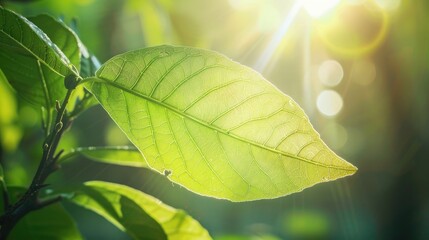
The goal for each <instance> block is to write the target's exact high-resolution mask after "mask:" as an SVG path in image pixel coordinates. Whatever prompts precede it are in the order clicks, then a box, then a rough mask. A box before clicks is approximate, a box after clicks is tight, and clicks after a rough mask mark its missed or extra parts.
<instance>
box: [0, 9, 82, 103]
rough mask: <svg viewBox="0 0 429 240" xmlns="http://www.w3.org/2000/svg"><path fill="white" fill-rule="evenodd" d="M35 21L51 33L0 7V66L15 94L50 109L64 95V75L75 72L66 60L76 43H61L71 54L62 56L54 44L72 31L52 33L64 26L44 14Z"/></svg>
mask: <svg viewBox="0 0 429 240" xmlns="http://www.w3.org/2000/svg"><path fill="white" fill-rule="evenodd" d="M36 20H37V22H39V21H40V18H37V17H36ZM39 24H40V25H41V26H42V27H43V28H49V29H47V30H49V31H48V32H47V33H48V34H50V35H51V36H48V35H47V34H46V33H44V32H43V31H42V30H41V29H40V28H39V27H37V26H36V25H35V24H33V23H32V22H30V21H29V20H27V19H26V18H24V17H22V16H20V15H18V14H16V13H14V12H12V11H9V10H6V9H4V8H3V7H0V46H1V48H0V68H1V69H2V70H3V73H4V74H5V76H6V77H7V79H8V81H9V82H10V84H11V85H12V87H13V88H15V90H16V91H17V92H18V95H20V96H21V97H22V98H24V99H26V100H27V101H29V102H30V103H33V104H35V105H37V106H44V107H45V108H47V109H50V108H53V107H54V106H55V101H56V100H61V99H63V98H64V96H65V93H66V89H65V88H64V82H63V80H64V77H65V76H68V75H70V74H75V75H78V73H77V72H76V71H75V70H74V69H73V67H72V63H70V61H69V59H68V57H71V58H72V59H73V61H75V60H76V54H75V53H74V52H73V51H72V50H70V49H71V48H73V47H75V48H76V49H77V45H75V46H73V43H72V42H70V43H67V44H66V45H64V46H61V47H65V48H66V49H64V50H66V52H67V53H68V54H71V55H70V56H66V55H65V54H64V53H63V52H62V51H61V50H60V49H59V48H58V46H57V45H56V43H58V44H60V43H63V42H64V41H66V39H70V38H71V37H70V34H72V33H71V32H69V34H61V35H56V33H57V32H62V33H64V32H66V30H67V29H65V28H64V25H63V24H61V23H59V22H57V21H55V20H54V19H52V18H48V17H46V16H45V17H43V21H40V22H39ZM53 35H55V36H53ZM50 37H52V39H53V40H55V41H56V42H53V40H51V39H50Z"/></svg>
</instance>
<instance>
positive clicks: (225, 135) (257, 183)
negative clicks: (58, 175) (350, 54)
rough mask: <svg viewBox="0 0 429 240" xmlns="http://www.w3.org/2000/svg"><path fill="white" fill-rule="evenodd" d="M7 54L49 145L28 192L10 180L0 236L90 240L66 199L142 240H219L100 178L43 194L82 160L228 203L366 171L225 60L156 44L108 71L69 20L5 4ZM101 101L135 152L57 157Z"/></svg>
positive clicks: (100, 150) (4, 64)
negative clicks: (66, 166) (64, 168)
mask: <svg viewBox="0 0 429 240" xmlns="http://www.w3.org/2000/svg"><path fill="white" fill-rule="evenodd" d="M0 47H1V48H0V70H1V71H2V72H3V73H4V76H5V78H6V79H7V81H8V82H9V83H10V85H11V86H12V87H13V88H14V89H15V90H16V92H17V94H18V95H19V96H20V97H21V98H23V99H25V100H26V101H28V102H30V103H31V104H33V105H34V107H35V108H39V109H42V111H41V112H42V119H43V130H44V132H45V137H46V138H45V141H44V144H43V157H42V159H41V161H40V165H39V169H38V170H37V173H36V174H35V177H34V179H33V182H32V184H31V185H30V186H29V188H27V189H22V188H16V187H13V186H7V184H6V183H5V182H4V179H3V176H0V182H1V184H2V186H3V196H4V197H3V200H2V202H1V206H0V207H1V209H3V214H2V217H1V222H0V223H1V228H0V238H5V237H6V236H7V235H9V233H10V237H11V239H30V238H31V239H80V238H81V236H80V233H79V231H78V229H77V228H76V225H75V224H74V222H73V220H72V219H71V217H70V216H69V215H68V213H67V212H66V211H65V210H64V208H63V207H62V206H61V204H59V203H58V201H60V200H66V201H70V202H72V203H74V204H76V205H77V206H80V207H83V208H85V209H88V210H90V211H93V212H95V213H97V214H99V215H100V216H102V217H104V218H105V219H107V220H108V221H109V222H111V223H112V224H113V225H114V226H116V227H117V228H118V229H120V230H122V231H124V232H125V233H127V234H128V235H129V236H130V237H132V238H133V239H210V235H209V234H208V232H207V231H206V230H205V229H204V228H203V227H202V226H201V225H200V224H199V223H198V222H197V221H196V220H194V219H193V218H191V217H190V216H188V215H187V214H186V213H185V212H183V211H181V210H176V209H173V208H171V207H169V206H167V205H165V204H163V203H161V202H160V201H159V200H157V199H155V198H153V197H152V196H149V195H147V194H145V193H142V192H140V191H138V190H136V189H132V188H130V187H128V186H124V185H120V184H114V183H108V182H101V181H91V182H84V183H82V184H80V185H78V186H68V187H63V188H58V189H54V190H53V191H52V190H51V191H45V192H44V193H43V194H41V191H40V190H41V189H45V188H46V185H45V180H46V178H47V177H48V176H49V175H50V174H51V173H53V172H55V171H56V170H57V169H58V168H59V165H60V164H61V163H62V162H64V161H69V160H72V159H74V158H75V157H76V156H83V157H85V158H87V159H91V160H95V161H100V162H103V163H106V164H116V165H123V166H131V167H143V168H148V169H151V170H153V171H156V172H158V173H160V174H164V175H165V176H167V177H168V178H169V179H170V180H171V181H172V182H174V183H176V184H178V185H181V186H183V187H185V188H187V189H189V190H190V191H192V192H194V193H197V194H200V195H204V196H208V197H213V198H219V199H227V200H230V201H250V200H258V199H269V198H277V197H281V196H285V195H289V194H291V193H295V192H299V191H302V190H303V189H305V188H308V187H310V186H313V185H315V184H317V183H320V182H326V181H332V180H335V179H338V178H341V177H345V176H348V175H351V174H353V173H354V172H355V171H356V168H355V167H354V166H353V165H351V164H350V163H348V162H346V161H344V160H343V159H342V158H340V157H339V156H337V155H336V154H335V153H334V152H332V151H331V150H330V149H329V148H328V147H327V146H326V145H325V144H324V142H323V141H322V140H321V139H320V137H319V134H318V133H317V132H316V131H315V130H314V128H313V127H312V125H311V124H310V122H309V120H308V117H307V116H306V115H305V113H304V112H303V110H302V109H301V108H300V107H299V106H298V104H297V103H296V102H294V101H293V99H292V98H290V97H289V96H287V95H285V94H284V93H282V92H280V91H279V90H278V89H277V88H276V87H274V86H273V85H271V84H270V83H269V82H268V81H267V80H265V79H264V78H263V77H262V76H261V75H260V74H258V73H257V72H255V71H254V70H252V69H250V68H247V67H245V66H243V65H241V64H239V63H236V62H234V61H232V60H230V59H228V58H227V57H225V56H223V55H221V54H219V53H216V52H212V51H208V50H203V49H196V48H189V47H180V46H157V47H151V48H144V49H139V50H135V51H131V52H127V53H124V54H120V55H117V56H115V57H113V58H112V59H110V60H108V61H107V62H106V63H104V64H103V65H101V66H100V64H99V62H98V60H97V59H96V57H95V56H93V55H91V54H89V53H88V50H87V49H86V47H85V46H84V44H83V43H82V42H81V40H80V39H79V37H78V36H77V34H76V33H75V32H74V31H73V30H72V29H71V28H69V27H68V26H67V25H66V24H64V23H63V22H62V21H60V20H58V19H55V18H52V17H50V16H48V15H40V16H36V17H31V18H25V17H23V16H21V15H19V14H17V13H14V12H12V11H10V10H7V9H4V8H2V7H0ZM98 103H99V104H100V105H101V106H102V107H103V108H104V109H105V110H106V112H107V113H108V114H109V116H110V117H111V118H112V119H113V121H114V122H115V123H116V124H117V125H118V126H119V128H120V129H121V130H122V131H123V132H124V133H125V134H126V136H127V137H128V139H129V140H130V141H131V142H132V144H133V146H106V147H80V148H76V149H58V144H59V142H60V140H61V137H62V134H63V133H64V132H65V131H67V130H68V129H69V128H70V127H71V125H72V123H73V121H74V120H75V119H76V118H77V117H78V116H79V114H80V113H82V112H83V111H85V110H87V109H89V108H90V107H91V106H93V105H96V104H98ZM6 170H7V169H6ZM0 173H2V171H0ZM38 209H41V210H38ZM35 210H38V211H35ZM54 216H55V217H54ZM54 219H55V220H54ZM53 226H55V228H53Z"/></svg>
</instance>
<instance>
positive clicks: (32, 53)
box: [0, 29, 76, 77]
mask: <svg viewBox="0 0 429 240" xmlns="http://www.w3.org/2000/svg"><path fill="white" fill-rule="evenodd" d="M0 32H1V33H3V34H4V35H5V36H6V37H8V38H9V39H11V40H12V41H14V42H15V43H17V44H18V45H19V46H21V47H22V48H23V49H25V50H26V51H27V52H29V53H30V54H31V55H33V56H34V57H35V58H36V60H38V61H40V62H41V63H43V64H44V65H46V66H47V67H48V68H49V69H51V70H52V71H53V72H55V73H56V74H58V75H60V76H62V77H64V75H63V74H61V73H59V72H58V71H57V70H56V69H54V68H53V67H52V66H51V65H49V64H48V63H47V62H45V61H44V60H43V59H41V58H40V57H39V56H37V55H36V54H35V53H34V52H33V51H31V50H30V49H29V48H27V47H26V46H25V45H23V44H22V43H21V42H20V41H18V40H17V39H15V38H14V37H12V36H11V35H10V34H8V33H7V32H5V31H4V30H3V29H0ZM36 35H37V34H36ZM42 41H43V40H42ZM52 44H55V43H52ZM57 57H58V56H57ZM61 62H62V61H61ZM65 66H66V67H67V69H68V70H70V71H71V72H73V73H75V74H76V72H74V71H73V69H70V68H69V67H68V66H67V65H65Z"/></svg>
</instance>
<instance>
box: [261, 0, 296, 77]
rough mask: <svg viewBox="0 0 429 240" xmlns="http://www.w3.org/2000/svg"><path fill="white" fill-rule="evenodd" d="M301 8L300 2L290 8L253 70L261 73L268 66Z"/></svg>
mask: <svg viewBox="0 0 429 240" xmlns="http://www.w3.org/2000/svg"><path fill="white" fill-rule="evenodd" d="M301 7H302V3H301V1H296V2H295V4H294V5H293V6H292V9H291V10H290V11H289V13H288V14H287V15H286V18H285V20H284V21H283V24H282V25H281V26H280V29H279V30H278V31H277V32H276V33H275V34H274V36H273V38H272V39H271V41H270V42H269V43H268V46H267V47H266V49H265V50H264V52H263V53H262V55H261V56H260V57H259V59H258V61H257V62H256V64H255V66H254V69H255V70H256V71H258V72H260V73H262V72H263V71H264V70H265V68H266V67H267V65H268V62H269V61H270V59H271V57H272V56H273V54H274V51H275V50H276V49H277V47H278V46H279V44H280V42H281V41H282V39H283V37H284V35H285V34H286V32H287V31H288V29H289V27H290V26H291V24H292V22H293V21H294V20H295V18H296V16H297V14H298V12H299V10H300V9H301Z"/></svg>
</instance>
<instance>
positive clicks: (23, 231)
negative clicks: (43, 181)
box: [0, 187, 82, 240]
mask: <svg viewBox="0 0 429 240" xmlns="http://www.w3.org/2000/svg"><path fill="white" fill-rule="evenodd" d="M24 192H25V189H24V188H21V187H10V188H9V194H10V197H11V200H12V202H15V201H16V200H17V199H19V195H22V194H23V193H24ZM0 209H3V200H2V199H1V200H0ZM21 239H34V240H38V239H40V240H66V239H70V240H78V239H82V237H81V235H80V233H79V230H78V229H77V226H76V224H75V223H74V221H73V219H72V218H71V217H70V216H69V214H68V213H67V212H66V211H65V210H64V208H63V207H62V206H61V205H60V204H58V203H56V204H53V205H49V206H47V207H45V208H43V209H40V210H36V211H33V212H30V213H29V214H27V215H26V216H25V217H24V218H22V219H21V220H20V221H19V222H18V224H17V225H16V226H15V227H14V228H13V230H12V232H11V234H10V236H9V238H8V240H21Z"/></svg>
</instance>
